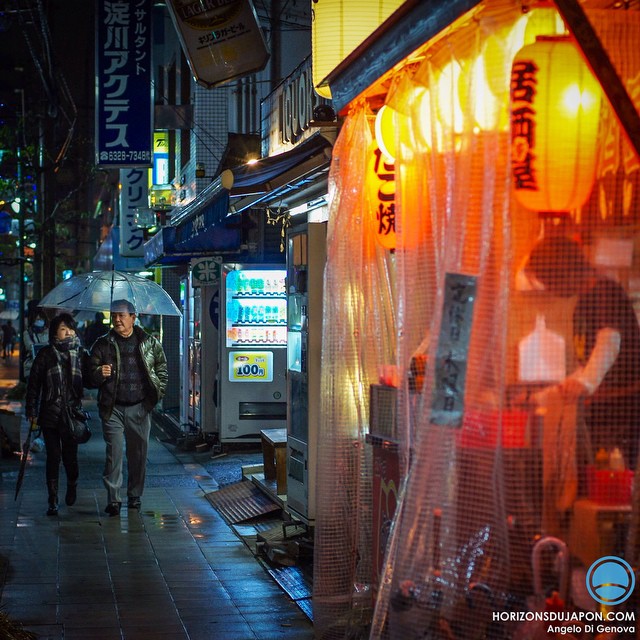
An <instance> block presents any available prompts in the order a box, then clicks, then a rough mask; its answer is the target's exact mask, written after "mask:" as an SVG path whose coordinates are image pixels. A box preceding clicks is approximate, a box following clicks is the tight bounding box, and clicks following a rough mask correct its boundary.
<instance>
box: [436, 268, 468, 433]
mask: <svg viewBox="0 0 640 640" xmlns="http://www.w3.org/2000/svg"><path fill="white" fill-rule="evenodd" d="M475 297H476V278H475V277H474V276H469V275H463V274H457V273H448V274H446V276H445V294H444V303H443V309H442V322H441V325H440V335H439V337H438V350H437V354H436V367H435V382H434V390H433V398H432V403H431V423H432V424H437V425H447V426H451V427H460V426H461V425H462V416H463V411H464V388H465V380H466V373H467V358H468V351H469V339H470V336H471V324H472V320H473V308H474V304H475Z"/></svg>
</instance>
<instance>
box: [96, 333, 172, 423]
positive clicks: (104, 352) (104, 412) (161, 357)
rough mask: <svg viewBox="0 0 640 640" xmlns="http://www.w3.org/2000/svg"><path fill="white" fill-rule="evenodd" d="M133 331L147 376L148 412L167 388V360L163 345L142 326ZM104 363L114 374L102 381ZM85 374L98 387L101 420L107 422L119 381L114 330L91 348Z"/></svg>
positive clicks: (117, 354)
mask: <svg viewBox="0 0 640 640" xmlns="http://www.w3.org/2000/svg"><path fill="white" fill-rule="evenodd" d="M133 330H134V332H135V334H136V336H137V337H138V340H139V341H140V355H141V356H142V363H143V366H144V372H145V375H146V377H147V379H146V382H147V386H148V388H149V389H150V390H151V392H150V394H149V397H147V398H145V401H144V406H145V408H146V409H147V411H151V409H153V407H155V406H156V404H158V402H159V401H160V400H161V399H162V397H163V396H164V392H165V389H166V388H167V381H168V379H169V373H168V371H167V358H166V356H165V354H164V350H163V348H162V345H161V344H160V343H159V342H158V340H156V338H154V337H153V336H151V335H149V334H148V333H147V332H146V331H144V329H142V328H141V327H138V326H134V327H133ZM103 364H111V365H112V366H113V370H114V372H115V375H112V376H111V377H109V378H106V379H105V378H103V377H102V372H101V371H100V368H101V367H102V365H103ZM88 373H89V384H90V386H92V387H97V388H98V411H99V413H100V417H101V418H102V420H108V419H109V418H110V417H111V412H112V411H113V407H114V405H115V401H116V391H117V388H118V382H119V380H120V350H119V349H118V344H117V342H116V338H115V333H114V331H113V329H112V330H111V331H109V333H107V335H105V336H102V337H101V338H98V339H97V340H96V342H95V344H94V345H93V347H92V349H91V360H90V364H89V372H88Z"/></svg>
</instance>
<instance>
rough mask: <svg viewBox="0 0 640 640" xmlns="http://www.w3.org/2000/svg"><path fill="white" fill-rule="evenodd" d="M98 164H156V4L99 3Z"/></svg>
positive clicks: (132, 0)
mask: <svg viewBox="0 0 640 640" xmlns="http://www.w3.org/2000/svg"><path fill="white" fill-rule="evenodd" d="M96 5H97V8H96V23H97V24H96V109H95V111H96V124H95V127H96V131H95V137H96V164H97V165H98V166H102V167H130V166H141V167H150V166H151V159H152V158H151V145H152V136H153V120H152V116H153V100H152V90H151V80H152V71H153V68H152V60H151V47H152V38H151V24H152V23H151V19H152V15H151V11H152V2H151V0H114V1H113V2H110V1H109V0H96Z"/></svg>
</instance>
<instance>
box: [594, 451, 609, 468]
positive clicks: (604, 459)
mask: <svg viewBox="0 0 640 640" xmlns="http://www.w3.org/2000/svg"><path fill="white" fill-rule="evenodd" d="M608 466H609V453H608V452H607V450H606V449H603V448H600V449H598V451H597V452H596V457H595V467H596V469H599V470H603V469H606V468H607V467H608Z"/></svg>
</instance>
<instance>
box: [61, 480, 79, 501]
mask: <svg viewBox="0 0 640 640" xmlns="http://www.w3.org/2000/svg"><path fill="white" fill-rule="evenodd" d="M77 487H78V485H77V484H68V485H67V493H65V496H64V501H65V504H66V505H67V506H68V507H70V506H72V505H74V504H75V503H76V498H77V492H76V489H77Z"/></svg>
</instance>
